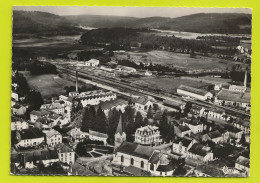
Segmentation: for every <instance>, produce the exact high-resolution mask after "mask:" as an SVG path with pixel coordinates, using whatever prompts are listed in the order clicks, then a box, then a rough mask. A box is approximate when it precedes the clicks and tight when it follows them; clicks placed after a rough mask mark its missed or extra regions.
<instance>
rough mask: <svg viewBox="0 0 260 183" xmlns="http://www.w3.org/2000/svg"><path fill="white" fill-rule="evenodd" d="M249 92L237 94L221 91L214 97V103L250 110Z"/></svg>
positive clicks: (235, 92) (236, 92)
mask: <svg viewBox="0 0 260 183" xmlns="http://www.w3.org/2000/svg"><path fill="white" fill-rule="evenodd" d="M250 100H251V95H250V92H244V93H243V92H239V91H231V90H227V89H222V90H221V91H220V92H219V93H218V94H217V95H216V97H215V103H216V104H218V105H227V106H237V107H241V108H244V109H245V110H250V108H251V103H250Z"/></svg>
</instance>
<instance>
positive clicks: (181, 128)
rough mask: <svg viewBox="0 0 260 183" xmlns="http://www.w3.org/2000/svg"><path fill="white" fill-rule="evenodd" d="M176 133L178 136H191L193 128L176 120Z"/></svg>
mask: <svg viewBox="0 0 260 183" xmlns="http://www.w3.org/2000/svg"><path fill="white" fill-rule="evenodd" d="M173 125H174V134H175V135H177V137H184V136H190V134H191V129H190V128H189V127H188V126H187V125H186V124H178V123H177V122H174V124H173Z"/></svg>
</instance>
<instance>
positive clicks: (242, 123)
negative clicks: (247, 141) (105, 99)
mask: <svg viewBox="0 0 260 183" xmlns="http://www.w3.org/2000/svg"><path fill="white" fill-rule="evenodd" d="M232 124H233V125H234V126H235V127H236V128H238V129H240V130H242V131H243V133H244V134H246V135H247V134H250V124H251V123H250V119H240V118H237V119H235V120H234V121H233V122H232Z"/></svg>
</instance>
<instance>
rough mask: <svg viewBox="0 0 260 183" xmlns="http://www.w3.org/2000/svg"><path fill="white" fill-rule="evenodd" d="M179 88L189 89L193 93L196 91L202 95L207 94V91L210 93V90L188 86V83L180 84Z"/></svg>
mask: <svg viewBox="0 0 260 183" xmlns="http://www.w3.org/2000/svg"><path fill="white" fill-rule="evenodd" d="M178 89H181V90H184V91H188V92H191V93H195V94H197V95H201V96H205V95H206V94H207V93H209V92H208V91H205V90H201V89H198V88H193V87H190V86H186V85H180V86H179V87H178Z"/></svg>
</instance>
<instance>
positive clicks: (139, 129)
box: [137, 125, 159, 132]
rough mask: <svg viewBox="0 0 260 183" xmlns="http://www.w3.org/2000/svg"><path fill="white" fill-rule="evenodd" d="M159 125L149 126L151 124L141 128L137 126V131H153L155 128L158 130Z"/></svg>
mask: <svg viewBox="0 0 260 183" xmlns="http://www.w3.org/2000/svg"><path fill="white" fill-rule="evenodd" d="M158 129H159V127H157V126H151V125H147V126H144V127H141V128H138V129H137V131H141V132H153V131H155V130H158Z"/></svg>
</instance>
